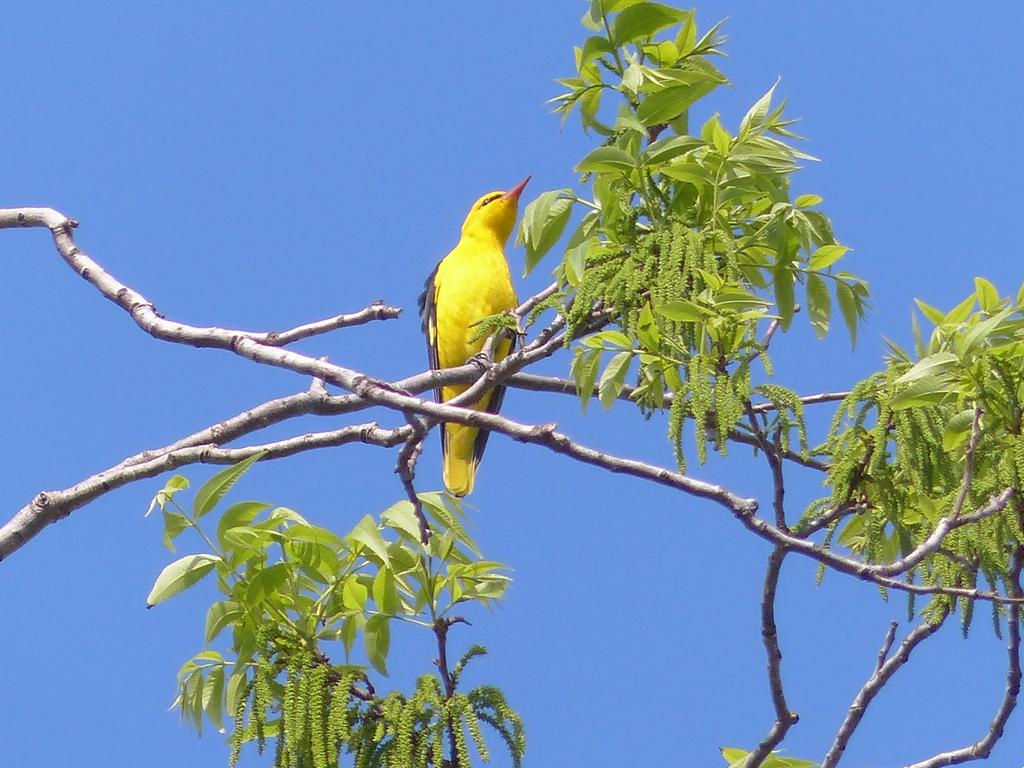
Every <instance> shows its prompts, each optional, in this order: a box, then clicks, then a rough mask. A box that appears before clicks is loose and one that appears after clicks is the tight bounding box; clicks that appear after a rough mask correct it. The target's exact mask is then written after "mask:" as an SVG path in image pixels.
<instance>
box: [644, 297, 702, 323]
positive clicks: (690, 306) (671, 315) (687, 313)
mask: <svg viewBox="0 0 1024 768" xmlns="http://www.w3.org/2000/svg"><path fill="white" fill-rule="evenodd" d="M654 311H655V312H657V313H658V314H659V315H661V316H662V317H667V318H668V319H669V320H675V321H676V322H682V323H696V322H700V321H701V320H705V319H707V317H708V316H709V315H710V314H711V312H710V310H707V309H705V308H704V307H702V306H700V305H698V304H694V303H693V302H692V301H687V300H686V299H679V300H678V301H670V302H668V303H666V304H659V305H658V306H656V307H655V308H654Z"/></svg>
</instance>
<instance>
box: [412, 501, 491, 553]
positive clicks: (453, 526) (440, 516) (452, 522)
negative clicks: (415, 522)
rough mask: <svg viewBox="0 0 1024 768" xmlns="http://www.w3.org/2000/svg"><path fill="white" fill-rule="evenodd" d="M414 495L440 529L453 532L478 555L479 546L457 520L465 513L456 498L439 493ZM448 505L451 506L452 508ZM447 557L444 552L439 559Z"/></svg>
mask: <svg viewBox="0 0 1024 768" xmlns="http://www.w3.org/2000/svg"><path fill="white" fill-rule="evenodd" d="M416 495H417V497H418V498H419V500H420V501H421V502H422V503H423V509H424V511H425V512H426V513H427V514H428V515H429V516H430V517H432V518H433V519H434V520H435V521H436V522H437V523H438V525H440V526H441V528H442V529H445V530H448V531H451V532H453V533H454V534H455V537H456V538H457V539H458V540H459V541H461V542H462V543H463V544H465V545H466V547H467V548H468V549H469V551H470V552H472V553H473V554H474V555H476V556H477V557H480V548H479V547H478V546H477V545H476V542H475V541H473V537H472V536H470V535H469V531H467V530H466V528H465V526H464V525H463V524H462V523H461V522H460V521H459V516H462V517H465V513H464V512H463V511H462V507H461V506H460V504H459V500H458V499H456V498H455V497H453V496H450V495H448V494H444V495H442V494H440V493H418V494H416ZM446 502H447V503H446ZM449 507H453V508H454V510H453V509H451V508H449ZM449 554H450V553H449ZM447 557H448V554H445V555H444V556H443V557H441V559H442V560H444V559H445V558H447Z"/></svg>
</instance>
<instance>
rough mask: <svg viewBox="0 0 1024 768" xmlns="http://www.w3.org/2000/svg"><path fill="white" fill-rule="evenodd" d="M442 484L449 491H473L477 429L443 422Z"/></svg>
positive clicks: (464, 493) (453, 492) (461, 494)
mask: <svg viewBox="0 0 1024 768" xmlns="http://www.w3.org/2000/svg"><path fill="white" fill-rule="evenodd" d="M444 426H445V440H444V484H445V487H446V488H447V489H448V491H449V493H452V494H454V495H455V496H466V495H468V494H470V493H472V492H473V481H474V480H475V479H476V463H477V459H476V457H475V456H474V455H473V452H474V446H475V444H476V437H477V433H478V432H479V430H478V429H476V428H475V427H467V426H464V425H462V424H445V425H444Z"/></svg>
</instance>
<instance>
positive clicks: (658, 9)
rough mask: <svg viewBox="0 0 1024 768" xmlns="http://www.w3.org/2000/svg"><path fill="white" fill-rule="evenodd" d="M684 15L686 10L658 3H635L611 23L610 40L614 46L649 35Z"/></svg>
mask: <svg viewBox="0 0 1024 768" xmlns="http://www.w3.org/2000/svg"><path fill="white" fill-rule="evenodd" d="M685 17H686V11H680V10H678V9H676V8H670V7H668V6H667V5H661V4H659V3H646V2H642V3H637V4H635V5H632V6H630V7H629V8H626V9H625V10H623V11H622V12H620V13H619V14H618V15H617V16H616V17H615V19H614V20H613V21H612V23H611V42H612V45H614V46H616V47H621V46H623V45H625V44H626V43H630V42H633V41H635V40H639V39H640V38H642V37H649V36H651V35H653V34H654V33H655V32H658V31H659V30H662V29H665V28H666V27H670V26H672V25H673V24H675V23H676V22H678V21H681V20H682V19H683V18H685Z"/></svg>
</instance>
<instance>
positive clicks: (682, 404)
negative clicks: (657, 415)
mask: <svg viewBox="0 0 1024 768" xmlns="http://www.w3.org/2000/svg"><path fill="white" fill-rule="evenodd" d="M689 414H690V408H689V401H688V399H687V398H685V397H683V393H682V392H677V393H676V396H675V397H674V398H672V405H671V407H670V408H669V411H668V436H669V440H671V441H672V448H673V450H674V451H675V457H676V464H677V466H678V467H679V471H680V472H686V453H685V452H684V451H683V424H684V423H685V422H686V417H687V416H688V415H689Z"/></svg>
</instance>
